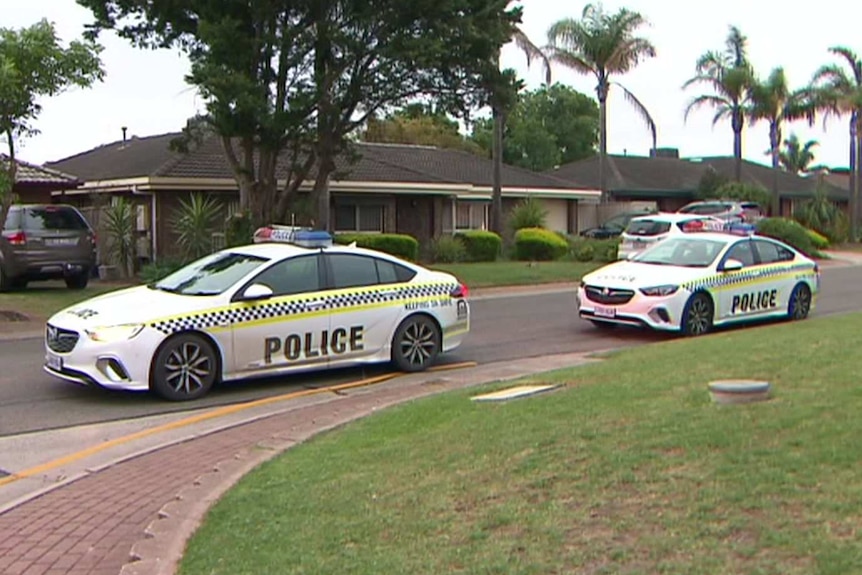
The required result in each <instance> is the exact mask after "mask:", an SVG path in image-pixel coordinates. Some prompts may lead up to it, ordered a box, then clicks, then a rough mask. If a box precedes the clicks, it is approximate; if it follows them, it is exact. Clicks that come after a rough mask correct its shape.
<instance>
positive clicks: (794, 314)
mask: <svg viewBox="0 0 862 575" xmlns="http://www.w3.org/2000/svg"><path fill="white" fill-rule="evenodd" d="M810 311H811V289H809V287H808V286H807V285H805V284H799V285H797V286H796V287H795V288H793V293H791V294H790V309H789V310H788V315H789V316H790V319H792V320H803V319H805V318H807V317H808V313H809V312H810Z"/></svg>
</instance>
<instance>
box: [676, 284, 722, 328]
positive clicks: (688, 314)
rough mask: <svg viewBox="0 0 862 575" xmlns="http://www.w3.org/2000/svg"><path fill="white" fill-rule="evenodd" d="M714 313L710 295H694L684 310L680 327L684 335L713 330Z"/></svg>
mask: <svg viewBox="0 0 862 575" xmlns="http://www.w3.org/2000/svg"><path fill="white" fill-rule="evenodd" d="M713 315H714V310H713V305H712V300H711V299H710V298H709V296H708V295H706V294H705V293H696V294H694V295H692V296H691V297H690V298H689V300H688V302H687V303H686V304H685V309H684V310H683V312H682V325H681V326H680V328H681V331H682V333H683V335H688V336H695V335H704V334H707V333H709V332H710V331H712V321H713Z"/></svg>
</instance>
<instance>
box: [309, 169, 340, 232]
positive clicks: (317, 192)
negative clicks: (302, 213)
mask: <svg viewBox="0 0 862 575" xmlns="http://www.w3.org/2000/svg"><path fill="white" fill-rule="evenodd" d="M331 156H332V154H331V153H321V157H320V162H319V163H318V166H317V177H315V179H314V189H313V190H312V198H313V201H314V203H315V207H316V208H317V210H316V211H317V221H315V222H314V224H313V227H315V228H317V229H320V230H327V231H334V230H333V226H332V222H331V221H330V220H331V218H330V211H331V210H330V205H329V204H330V201H331V200H330V198H331V195H330V193H329V181H330V178H331V176H332V172H334V171H335V161H334V160H333V159H332V157H331Z"/></svg>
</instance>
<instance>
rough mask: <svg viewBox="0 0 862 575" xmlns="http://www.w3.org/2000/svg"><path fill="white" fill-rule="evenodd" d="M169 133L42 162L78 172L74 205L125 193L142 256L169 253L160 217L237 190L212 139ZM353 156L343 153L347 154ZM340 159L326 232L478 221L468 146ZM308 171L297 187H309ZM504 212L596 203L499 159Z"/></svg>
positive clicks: (281, 172)
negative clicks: (525, 204) (143, 243)
mask: <svg viewBox="0 0 862 575" xmlns="http://www.w3.org/2000/svg"><path fill="white" fill-rule="evenodd" d="M178 136H179V134H178V133H171V134H162V135H157V136H149V137H140V138H139V137H132V138H128V139H123V140H120V141H117V142H113V143H110V144H106V145H104V146H100V147H98V148H95V149H92V150H89V151H86V152H83V153H80V154H76V155H74V156H71V157H68V158H64V159H62V160H58V161H55V162H49V163H48V164H47V166H48V167H50V168H51V169H55V170H62V171H64V172H68V173H70V174H74V176H75V177H77V178H78V179H80V180H81V181H82V182H83V184H82V185H81V187H80V188H79V189H78V190H77V191H76V192H75V194H72V195H70V196H68V197H72V198H74V197H75V195H77V196H78V198H79V200H78V205H80V206H83V205H85V204H87V203H88V202H92V201H93V199H94V197H97V196H102V197H104V196H116V195H126V196H128V197H130V198H134V199H135V201H136V203H137V206H138V207H137V209H138V218H137V219H138V227H139V228H140V229H139V232H140V233H141V234H142V235H146V237H147V238H149V241H148V244H149V247H150V251H151V254H163V253H170V246H173V245H175V244H176V242H175V239H176V238H175V237H174V233H173V231H172V230H171V229H170V225H169V223H168V222H170V220H171V216H172V214H173V213H174V212H175V210H176V209H177V207H178V205H179V202H180V200H181V199H183V198H186V197H188V195H189V194H191V193H192V192H206V193H208V194H211V195H213V196H215V197H217V198H219V199H220V200H222V202H221V203H222V204H223V205H225V206H227V211H228V212H230V211H232V210H236V209H237V208H238V203H239V192H238V188H237V184H236V181H235V179H234V176H233V173H232V171H231V168H230V166H229V164H228V162H227V160H226V159H225V157H224V151H223V149H222V147H221V144H220V142H219V141H218V139H217V138H215V137H211V138H208V139H204V140H203V141H202V142H201V143H200V144H199V145H197V146H193V147H192V149H190V150H189V151H188V152H187V153H180V152H176V151H173V150H172V149H171V142H172V141H173V140H174V139H176V138H177V137H178ZM351 160H352V161H351ZM351 160H348V158H347V157H339V158H337V161H336V174H335V176H334V177H333V179H332V181H331V184H330V190H331V196H332V218H331V219H332V224H333V228H334V231H336V232H347V231H359V232H369V233H373V232H395V233H405V234H410V235H412V236H414V237H416V238H417V239H419V241H420V242H422V243H426V242H428V240H430V239H431V238H434V237H438V236H440V235H441V234H445V233H452V232H454V231H458V230H465V229H477V228H478V229H482V228H485V227H486V226H487V223H488V216H489V214H488V212H489V205H490V199H491V189H492V173H493V172H492V162H491V160H490V159H488V158H486V157H482V156H477V155H474V154H470V153H468V152H464V151H459V150H452V149H442V148H435V147H429V146H415V145H400V144H371V143H363V142H358V143H356V144H355V145H354V151H353V157H352V158H351ZM289 171H290V163H289V160H288V158H287V157H283V158H281V159H280V161H279V164H278V166H277V170H276V176H277V178H278V179H279V186H283V185H285V183H286V182H285V180H286V178H287V177H288V174H289ZM314 176H315V174H314V173H313V172H312V173H311V174H309V176H308V181H307V182H305V183H303V185H302V187H301V188H300V190H301V191H302V190H306V191H307V190H310V189H311V187H312V183H313V181H314ZM502 184H503V185H502V194H503V202H504V210H507V209H511V207H512V206H514V205H515V204H516V203H517V202H518V201H519V200H520V199H522V198H525V197H534V198H539V199H541V200H542V201H543V204H544V207H545V209H546V210H547V211H548V226H549V227H551V228H553V229H556V230H559V231H562V232H575V231H577V230H578V229H579V227H583V223H582V222H579V218H580V216H579V210H578V206H579V204H582V203H592V204H595V203H596V202H597V201H598V198H599V196H600V194H599V192H598V190H596V189H590V188H589V187H585V186H581V185H578V184H577V183H575V182H573V181H571V180H563V179H560V178H558V177H555V176H554V175H549V174H542V173H537V172H532V171H529V170H525V169H521V168H517V167H514V166H508V165H504V166H503V169H502Z"/></svg>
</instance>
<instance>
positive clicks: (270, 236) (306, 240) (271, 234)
mask: <svg viewBox="0 0 862 575" xmlns="http://www.w3.org/2000/svg"><path fill="white" fill-rule="evenodd" d="M264 242H278V243H285V244H293V245H296V246H302V247H305V248H325V247H329V246H331V245H332V235H331V234H330V233H329V232H327V231H325V230H314V229H312V228H303V227H299V226H278V225H271V226H265V227H262V228H258V229H257V230H255V232H254V243H256V244H260V243H264Z"/></svg>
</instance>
